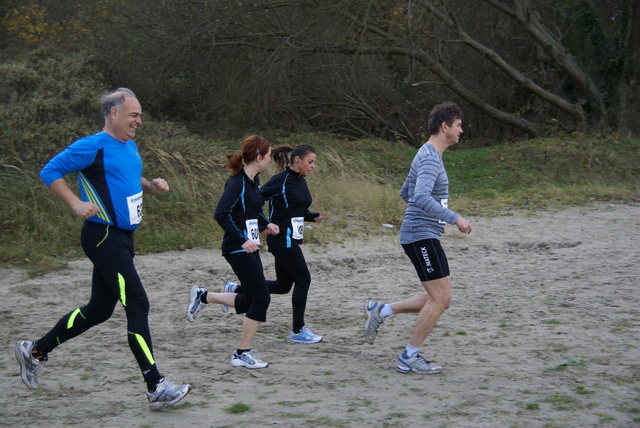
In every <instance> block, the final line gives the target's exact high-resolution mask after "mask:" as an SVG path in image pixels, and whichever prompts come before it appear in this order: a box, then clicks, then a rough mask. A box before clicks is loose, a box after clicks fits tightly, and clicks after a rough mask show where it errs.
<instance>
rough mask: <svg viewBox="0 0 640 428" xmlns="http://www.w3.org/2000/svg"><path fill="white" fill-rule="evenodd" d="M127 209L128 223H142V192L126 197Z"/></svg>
mask: <svg viewBox="0 0 640 428" xmlns="http://www.w3.org/2000/svg"><path fill="white" fill-rule="evenodd" d="M127 206H128V207H129V223H130V224H132V225H133V224H140V222H141V221H142V192H140V193H138V194H137V195H133V196H129V197H127Z"/></svg>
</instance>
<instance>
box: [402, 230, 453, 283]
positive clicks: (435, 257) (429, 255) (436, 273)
mask: <svg viewBox="0 0 640 428" xmlns="http://www.w3.org/2000/svg"><path fill="white" fill-rule="evenodd" d="M402 248H404V252H405V253H407V256H409V258H410V259H411V262H412V263H413V266H414V267H415V268H416V272H417V273H418V277H419V278H420V281H422V282H424V281H433V280H434V279H440V278H446V277H447V276H449V274H450V273H449V262H448V261H447V256H446V255H445V254H444V250H443V249H442V245H440V241H439V240H438V239H425V240H422V241H418V242H412V243H411V244H402Z"/></svg>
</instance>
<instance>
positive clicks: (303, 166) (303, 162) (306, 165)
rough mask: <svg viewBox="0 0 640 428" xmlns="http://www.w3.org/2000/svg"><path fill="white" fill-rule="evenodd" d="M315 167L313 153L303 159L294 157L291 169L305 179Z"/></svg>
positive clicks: (314, 155)
mask: <svg viewBox="0 0 640 428" xmlns="http://www.w3.org/2000/svg"><path fill="white" fill-rule="evenodd" d="M315 167H316V154H315V153H313V152H308V153H307V154H306V155H305V156H304V157H302V158H300V157H296V159H294V164H293V165H292V166H291V169H292V170H294V171H295V172H297V173H298V174H300V175H302V176H304V177H306V176H307V175H309V174H310V173H311V171H313V169H314V168H315Z"/></svg>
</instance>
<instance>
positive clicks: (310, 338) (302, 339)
mask: <svg viewBox="0 0 640 428" xmlns="http://www.w3.org/2000/svg"><path fill="white" fill-rule="evenodd" d="M321 340H322V336H320V335H317V334H315V333H314V332H312V331H311V330H309V329H308V328H307V327H306V326H304V327H302V328H301V329H300V332H299V333H298V334H296V333H294V332H291V333H290V334H289V341H291V342H293V343H318V342H320V341H321Z"/></svg>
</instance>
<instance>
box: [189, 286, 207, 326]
mask: <svg viewBox="0 0 640 428" xmlns="http://www.w3.org/2000/svg"><path fill="white" fill-rule="evenodd" d="M205 291H207V290H205V289H204V288H201V287H198V286H197V285H194V286H193V287H191V291H189V305H188V306H187V319H188V320H189V321H190V322H194V321H195V319H196V315H198V312H200V311H201V310H202V309H203V308H204V306H205V304H204V303H202V302H201V301H200V296H202V294H203V293H204V292H205Z"/></svg>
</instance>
